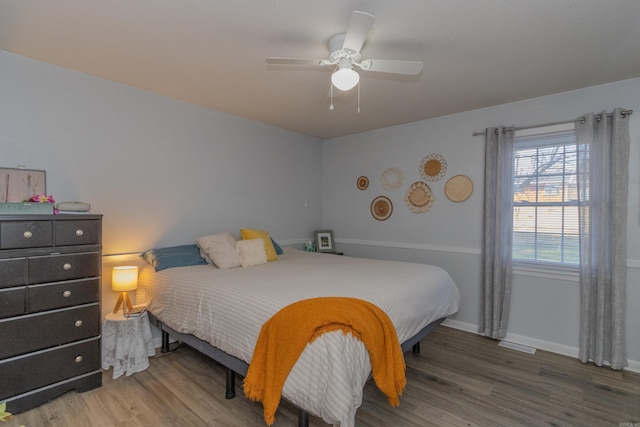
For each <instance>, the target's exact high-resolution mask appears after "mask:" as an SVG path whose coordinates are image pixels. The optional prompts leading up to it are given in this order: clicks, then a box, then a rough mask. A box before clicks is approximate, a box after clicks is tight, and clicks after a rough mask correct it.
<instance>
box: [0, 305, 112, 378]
mask: <svg viewBox="0 0 640 427" xmlns="http://www.w3.org/2000/svg"><path fill="white" fill-rule="evenodd" d="M98 335H100V305H99V304H97V303H96V304H90V305H85V306H81V307H77V308H67V309H61V310H55V311H47V312H44V313H39V314H28V315H25V316H20V317H14V318H11V319H3V320H0V337H2V340H3V343H5V345H0V359H4V358H6V357H12V356H17V355H20V354H24V353H28V352H30V351H36V350H41V349H45V348H48V347H53V346H56V345H61V344H67V343H70V342H73V341H77V340H81V339H85V338H90V337H94V336H98ZM7 343H11V344H10V345H7ZM49 366H50V367H52V366H55V365H49Z"/></svg>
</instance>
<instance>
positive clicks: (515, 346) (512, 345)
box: [498, 341, 536, 354]
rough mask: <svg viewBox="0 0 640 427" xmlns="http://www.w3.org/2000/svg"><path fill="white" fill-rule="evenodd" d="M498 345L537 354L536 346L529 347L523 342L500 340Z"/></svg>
mask: <svg viewBox="0 0 640 427" xmlns="http://www.w3.org/2000/svg"><path fill="white" fill-rule="evenodd" d="M498 345H499V346H500V347H505V348H510V349H511V350H518V351H521V352H523V353H529V354H536V349H535V348H533V347H528V346H526V345H522V344H516V343H514V342H509V341H500V344H498Z"/></svg>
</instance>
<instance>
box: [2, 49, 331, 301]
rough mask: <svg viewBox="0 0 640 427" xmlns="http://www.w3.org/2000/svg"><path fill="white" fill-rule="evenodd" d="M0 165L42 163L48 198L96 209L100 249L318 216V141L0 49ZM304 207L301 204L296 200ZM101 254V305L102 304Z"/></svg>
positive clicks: (308, 222) (285, 239)
mask: <svg viewBox="0 0 640 427" xmlns="http://www.w3.org/2000/svg"><path fill="white" fill-rule="evenodd" d="M0 148H1V149H0V166H2V167H16V166H17V165H25V166H27V167H28V168H31V169H44V170H46V171H47V192H48V193H49V194H52V195H53V196H54V197H55V199H56V200H57V201H79V200H80V201H86V202H89V203H90V204H91V205H92V211H93V212H96V213H101V214H103V215H104V227H103V246H104V254H105V255H109V254H122V253H129V252H140V251H143V250H145V249H149V248H152V247H159V246H168V245H177V244H186V243H195V239H196V238H198V237H200V236H203V235H206V234H210V233H214V232H221V231H232V232H234V233H235V234H239V229H240V228H241V227H247V228H259V229H266V230H268V231H269V232H270V234H271V235H272V236H273V237H274V238H275V239H276V241H278V242H280V243H285V244H286V243H296V242H301V241H304V240H305V239H307V238H310V237H311V236H313V230H314V229H317V228H319V226H320V224H321V215H322V211H321V197H322V194H321V181H320V179H319V177H320V176H321V162H322V142H321V141H320V140H317V139H314V138H310V137H306V136H303V135H299V134H295V133H291V132H288V131H284V130H282V129H278V128H274V127H270V126H266V125H263V124H260V123H256V122H252V121H248V120H244V119H241V118H238V117H235V116H231V115H228V114H224V113H221V112H217V111H213V110H210V109H206V108H202V107H198V106H194V105H191V104H186V103H183V102H180V101H176V100H172V99H169V98H166V97H162V96H158V95H155V94H152V93H149V92H144V91H140V90H137V89H134V88H131V87H127V86H124V85H121V84H117V83H113V82H109V81H106V80H102V79H99V78H95V77H91V76H87V75H85V74H81V73H78V72H74V71H70V70H65V69H62V68H59V67H55V66H52V65H49V64H46V63H43V62H38V61H34V60H31V59H29V58H25V57H22V56H18V55H14V54H10V53H7V52H4V51H0ZM305 206H306V207H305ZM137 260H138V258H137V256H130V257H126V256H111V257H105V263H104V265H103V275H104V279H105V280H104V281H103V296H104V298H103V300H104V304H103V308H104V310H103V311H105V312H106V311H108V310H109V309H111V308H112V307H113V304H112V301H115V295H114V293H112V292H111V290H110V274H111V266H112V265H115V264H122V263H127V264H129V263H132V262H133V263H135V262H136V261H137Z"/></svg>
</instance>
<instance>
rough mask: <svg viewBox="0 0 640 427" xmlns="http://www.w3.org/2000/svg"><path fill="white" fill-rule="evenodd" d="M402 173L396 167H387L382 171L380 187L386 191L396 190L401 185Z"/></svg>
mask: <svg viewBox="0 0 640 427" xmlns="http://www.w3.org/2000/svg"><path fill="white" fill-rule="evenodd" d="M403 179H404V174H403V173H402V171H401V170H400V169H398V168H389V169H387V170H385V171H384V172H382V176H381V177H380V181H382V187H383V188H384V189H385V190H387V191H396V190H397V189H398V188H400V187H402V180H403Z"/></svg>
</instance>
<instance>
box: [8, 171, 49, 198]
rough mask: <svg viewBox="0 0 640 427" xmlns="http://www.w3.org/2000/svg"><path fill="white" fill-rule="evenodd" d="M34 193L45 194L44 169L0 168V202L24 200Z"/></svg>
mask: <svg viewBox="0 0 640 427" xmlns="http://www.w3.org/2000/svg"><path fill="white" fill-rule="evenodd" d="M36 194H47V173H46V172H45V171H43V170H35V169H19V168H0V203H9V202H14V203H15V202H24V201H26V200H29V199H30V198H32V197H33V196H35V195H36Z"/></svg>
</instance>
